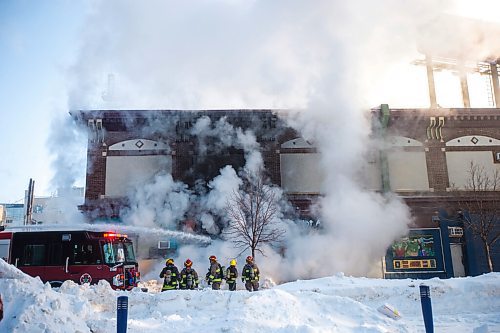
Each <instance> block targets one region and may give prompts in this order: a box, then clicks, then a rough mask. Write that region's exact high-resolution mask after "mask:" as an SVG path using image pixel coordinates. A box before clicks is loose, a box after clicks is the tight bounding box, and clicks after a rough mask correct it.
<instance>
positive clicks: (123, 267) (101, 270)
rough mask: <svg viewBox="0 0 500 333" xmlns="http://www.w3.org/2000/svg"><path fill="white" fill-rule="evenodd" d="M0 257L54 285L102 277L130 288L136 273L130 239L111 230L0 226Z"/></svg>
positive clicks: (123, 288) (119, 286) (122, 286)
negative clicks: (0, 228)
mask: <svg viewBox="0 0 500 333" xmlns="http://www.w3.org/2000/svg"><path fill="white" fill-rule="evenodd" d="M0 257H1V258H3V259H4V260H5V261H7V262H8V263H10V264H12V265H14V266H16V267H17V268H19V269H20V270H21V271H23V272H24V273H26V274H28V275H31V276H39V277H40V279H41V280H42V281H43V282H49V283H50V284H51V285H52V286H54V287H57V286H60V285H61V284H62V283H63V282H64V281H65V280H72V281H75V282H77V283H81V284H83V283H91V284H92V283H97V282H98V281H99V280H106V281H108V282H109V283H110V285H111V286H112V287H113V289H122V290H130V289H132V288H133V287H136V286H137V282H138V281H139V277H140V274H139V270H138V264H137V261H136V259H135V255H134V248H133V244H132V241H131V240H130V239H128V238H127V235H124V234H118V233H114V232H100V231H88V230H78V229H72V228H69V229H66V230H64V228H61V229H58V230H47V228H46V227H36V226H34V227H19V228H16V227H13V228H8V229H6V230H3V231H2V230H0Z"/></svg>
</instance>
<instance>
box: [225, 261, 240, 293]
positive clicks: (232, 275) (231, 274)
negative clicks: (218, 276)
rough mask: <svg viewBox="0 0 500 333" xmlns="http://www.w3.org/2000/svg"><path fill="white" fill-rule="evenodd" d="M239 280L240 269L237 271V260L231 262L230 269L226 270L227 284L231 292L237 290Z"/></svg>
mask: <svg viewBox="0 0 500 333" xmlns="http://www.w3.org/2000/svg"><path fill="white" fill-rule="evenodd" d="M237 278H238V269H236V259H233V260H231V261H230V262H229V267H228V268H227V270H226V282H227V285H228V286H229V290H231V291H235V290H236V279H237Z"/></svg>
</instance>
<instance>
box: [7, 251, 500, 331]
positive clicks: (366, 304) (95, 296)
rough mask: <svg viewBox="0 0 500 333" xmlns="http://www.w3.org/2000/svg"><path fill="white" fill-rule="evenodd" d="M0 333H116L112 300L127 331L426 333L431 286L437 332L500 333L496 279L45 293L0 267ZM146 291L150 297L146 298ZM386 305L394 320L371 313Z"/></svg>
mask: <svg viewBox="0 0 500 333" xmlns="http://www.w3.org/2000/svg"><path fill="white" fill-rule="evenodd" d="M0 276H1V278H0V291H1V293H2V296H3V298H4V303H5V317H4V320H3V321H2V322H0V332H94V333H98V332H102V333H104V332H114V331H116V299H117V297H118V296H122V295H126V296H128V297H129V313H128V319H129V320H128V332H131V333H133V332H144V331H152V330H170V331H172V332H424V326H423V320H422V313H421V308H420V298H419V288H418V287H419V285H420V284H421V283H424V282H425V283H426V284H427V285H429V286H430V287H431V297H432V305H433V314H434V325H435V328H436V331H438V332H445V333H447V332H448V333H451V332H453V333H455V332H500V316H499V315H498V314H499V313H500V274H499V273H491V274H487V275H483V276H480V277H474V278H459V279H450V280H438V279H432V280H427V281H417V280H409V279H408V280H381V279H368V278H353V277H346V276H343V275H342V274H339V275H336V276H332V277H325V278H321V279H316V280H308V281H296V282H291V283H287V284H284V285H280V286H276V287H273V288H270V289H263V290H261V291H259V292H256V293H248V292H246V291H244V290H239V291H236V292H229V291H226V290H222V291H212V290H210V289H203V290H197V291H180V290H179V291H172V292H164V293H160V292H157V291H156V290H158V288H156V286H157V283H156V282H155V281H148V282H147V283H146V284H148V285H149V287H151V288H150V291H149V292H141V291H140V289H139V288H136V289H134V290H133V291H132V292H119V291H113V290H112V289H111V288H110V287H109V284H108V283H106V282H103V281H101V282H100V283H99V284H98V285H94V286H88V285H84V286H81V285H77V284H75V283H73V282H69V281H68V282H65V283H64V284H63V285H62V286H61V288H59V289H51V288H50V287H49V286H48V285H44V284H42V283H41V282H40V280H39V279H37V278H31V277H28V276H25V275H24V274H22V273H21V272H19V271H17V269H15V268H13V267H12V266H10V265H8V264H6V263H5V262H3V261H0ZM151 290H153V291H151ZM383 304H390V305H391V306H393V307H394V308H395V309H397V310H398V312H399V313H400V315H401V319H399V320H397V321H396V320H393V319H391V318H389V317H387V316H385V315H383V314H382V313H380V312H379V311H377V308H379V307H380V306H381V305H383Z"/></svg>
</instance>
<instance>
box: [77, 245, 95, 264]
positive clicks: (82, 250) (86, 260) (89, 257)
mask: <svg viewBox="0 0 500 333" xmlns="http://www.w3.org/2000/svg"><path fill="white" fill-rule="evenodd" d="M73 263H74V264H75V265H95V264H96V263H97V247H96V246H94V244H74V245H73Z"/></svg>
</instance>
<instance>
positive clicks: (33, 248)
mask: <svg viewBox="0 0 500 333" xmlns="http://www.w3.org/2000/svg"><path fill="white" fill-rule="evenodd" d="M24 265H25V266H41V265H45V245H43V244H36V245H31V244H30V245H25V246H24Z"/></svg>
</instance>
